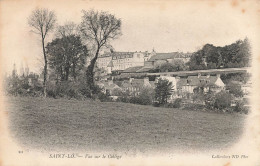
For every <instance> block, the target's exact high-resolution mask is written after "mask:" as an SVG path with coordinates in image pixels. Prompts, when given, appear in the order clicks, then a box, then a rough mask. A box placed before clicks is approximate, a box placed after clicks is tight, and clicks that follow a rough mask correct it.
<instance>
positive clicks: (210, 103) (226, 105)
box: [205, 91, 232, 111]
mask: <svg viewBox="0 0 260 166" xmlns="http://www.w3.org/2000/svg"><path fill="white" fill-rule="evenodd" d="M231 100H232V96H231V95H230V94H229V93H228V92H226V91H220V92H218V93H216V94H208V95H207V96H206V99H205V103H206V106H207V108H209V109H218V110H222V111H225V110H229V109H230V108H231V107H230V106H231Z"/></svg>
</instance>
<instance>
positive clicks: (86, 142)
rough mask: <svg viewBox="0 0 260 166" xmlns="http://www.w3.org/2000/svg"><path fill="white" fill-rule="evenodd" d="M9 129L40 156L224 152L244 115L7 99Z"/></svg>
mask: <svg viewBox="0 0 260 166" xmlns="http://www.w3.org/2000/svg"><path fill="white" fill-rule="evenodd" d="M8 102H9V103H10V106H9V118H10V124H9V125H10V129H11V131H12V135H13V136H14V137H15V139H16V140H17V141H18V142H19V143H20V144H21V145H24V146H25V147H30V148H41V149H42V150H52V151H54V150H71V151H73V150H74V151H75V150H77V151H81V150H82V151H85V152H87V151H114V152H118V151H122V152H125V153H127V154H130V153H132V152H133V153H135V152H138V153H147V152H149V153H151V152H154V151H157V152H158V151H161V152H166V151H173V152H174V151H177V150H178V151H179V150H181V151H186V150H189V151H192V150H205V149H214V148H217V149H220V148H226V147H229V146H230V145H232V144H233V143H235V141H236V140H237V139H238V138H239V136H240V134H241V132H242V127H243V119H244V117H245V115H239V114H217V113H209V112H202V111H186V110H178V109H172V108H156V107H151V106H140V105H134V104H127V103H115V102H111V103H101V102H95V101H76V100H66V99H49V98H47V99H42V98H10V99H9V100H8Z"/></svg>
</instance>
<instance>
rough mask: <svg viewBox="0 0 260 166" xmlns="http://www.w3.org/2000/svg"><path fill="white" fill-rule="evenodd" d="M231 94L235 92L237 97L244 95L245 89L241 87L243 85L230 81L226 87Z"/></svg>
mask: <svg viewBox="0 0 260 166" xmlns="http://www.w3.org/2000/svg"><path fill="white" fill-rule="evenodd" d="M226 89H227V90H228V91H229V93H230V94H233V95H234V96H235V97H243V95H244V94H243V91H242V89H241V85H239V84H238V83H233V82H230V83H228V85H227V88H226Z"/></svg>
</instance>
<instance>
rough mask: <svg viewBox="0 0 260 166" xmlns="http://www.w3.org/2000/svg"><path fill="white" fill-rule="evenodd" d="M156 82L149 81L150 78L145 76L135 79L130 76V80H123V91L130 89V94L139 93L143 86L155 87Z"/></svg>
mask: <svg viewBox="0 0 260 166" xmlns="http://www.w3.org/2000/svg"><path fill="white" fill-rule="evenodd" d="M153 85H154V84H152V83H150V82H149V78H148V77H145V78H144V79H135V78H130V79H129V80H124V81H123V82H122V85H121V88H122V90H123V91H125V92H126V91H128V92H129V93H130V95H138V94H140V91H141V90H142V88H145V87H147V88H154V87H153Z"/></svg>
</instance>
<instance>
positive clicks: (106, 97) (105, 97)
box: [97, 92, 112, 102]
mask: <svg viewBox="0 0 260 166" xmlns="http://www.w3.org/2000/svg"><path fill="white" fill-rule="evenodd" d="M97 96H98V99H99V100H100V101H101V102H111V101H112V98H111V97H109V95H108V94H104V93H102V92H100V93H98V95H97Z"/></svg>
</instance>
